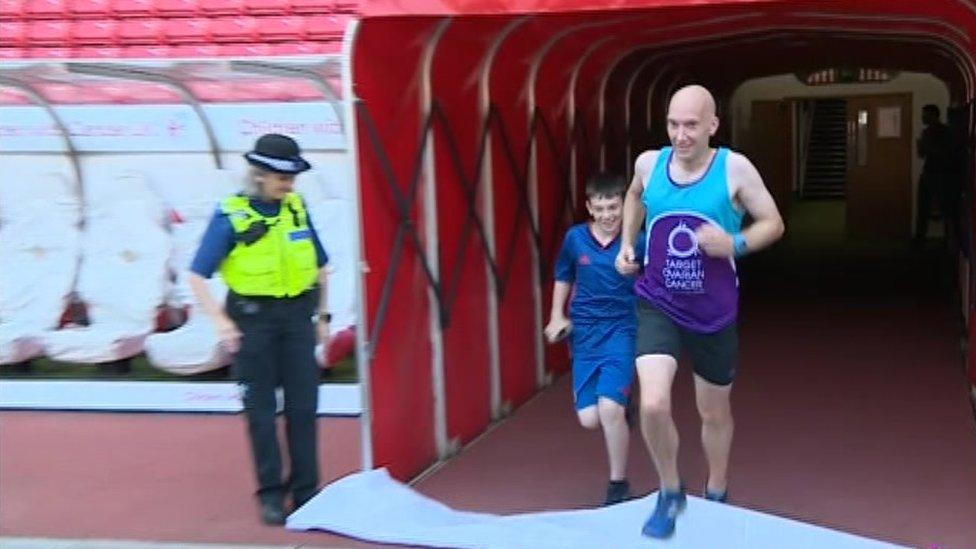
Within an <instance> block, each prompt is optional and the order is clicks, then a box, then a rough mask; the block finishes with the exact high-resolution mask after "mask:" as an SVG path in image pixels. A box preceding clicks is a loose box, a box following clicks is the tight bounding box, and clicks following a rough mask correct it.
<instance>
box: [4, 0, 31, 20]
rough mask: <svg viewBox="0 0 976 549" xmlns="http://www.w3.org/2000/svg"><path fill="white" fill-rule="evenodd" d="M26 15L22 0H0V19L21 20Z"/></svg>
mask: <svg viewBox="0 0 976 549" xmlns="http://www.w3.org/2000/svg"><path fill="white" fill-rule="evenodd" d="M25 17H26V14H25V13H24V0H0V19H2V20H4V21H6V20H9V19H16V20H21V19H24V18H25Z"/></svg>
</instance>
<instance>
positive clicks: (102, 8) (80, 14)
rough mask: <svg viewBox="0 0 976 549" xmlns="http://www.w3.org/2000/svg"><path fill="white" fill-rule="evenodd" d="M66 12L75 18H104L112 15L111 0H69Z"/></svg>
mask: <svg viewBox="0 0 976 549" xmlns="http://www.w3.org/2000/svg"><path fill="white" fill-rule="evenodd" d="M68 13H69V14H71V17H73V18H75V19H105V18H108V17H112V2H111V0H70V1H69V2H68Z"/></svg>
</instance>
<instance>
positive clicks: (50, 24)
mask: <svg viewBox="0 0 976 549" xmlns="http://www.w3.org/2000/svg"><path fill="white" fill-rule="evenodd" d="M27 40H28V43H29V44H30V45H31V46H62V47H64V46H68V45H70V40H71V23H69V22H67V21H31V22H30V26H29V27H28V28H27Z"/></svg>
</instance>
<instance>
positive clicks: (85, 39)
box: [71, 19, 116, 46]
mask: <svg viewBox="0 0 976 549" xmlns="http://www.w3.org/2000/svg"><path fill="white" fill-rule="evenodd" d="M115 26H116V22H115V20H114V19H86V20H82V21H75V22H74V24H73V25H72V28H71V35H72V42H73V43H74V44H76V45H79V46H109V45H112V44H114V43H115Z"/></svg>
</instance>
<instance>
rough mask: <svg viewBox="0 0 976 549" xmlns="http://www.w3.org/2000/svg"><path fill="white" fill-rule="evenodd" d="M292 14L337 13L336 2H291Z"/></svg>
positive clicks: (305, 0) (308, 0)
mask: <svg viewBox="0 0 976 549" xmlns="http://www.w3.org/2000/svg"><path fill="white" fill-rule="evenodd" d="M291 11H292V13H301V14H313V15H315V14H326V13H332V12H333V11H335V0H291Z"/></svg>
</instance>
